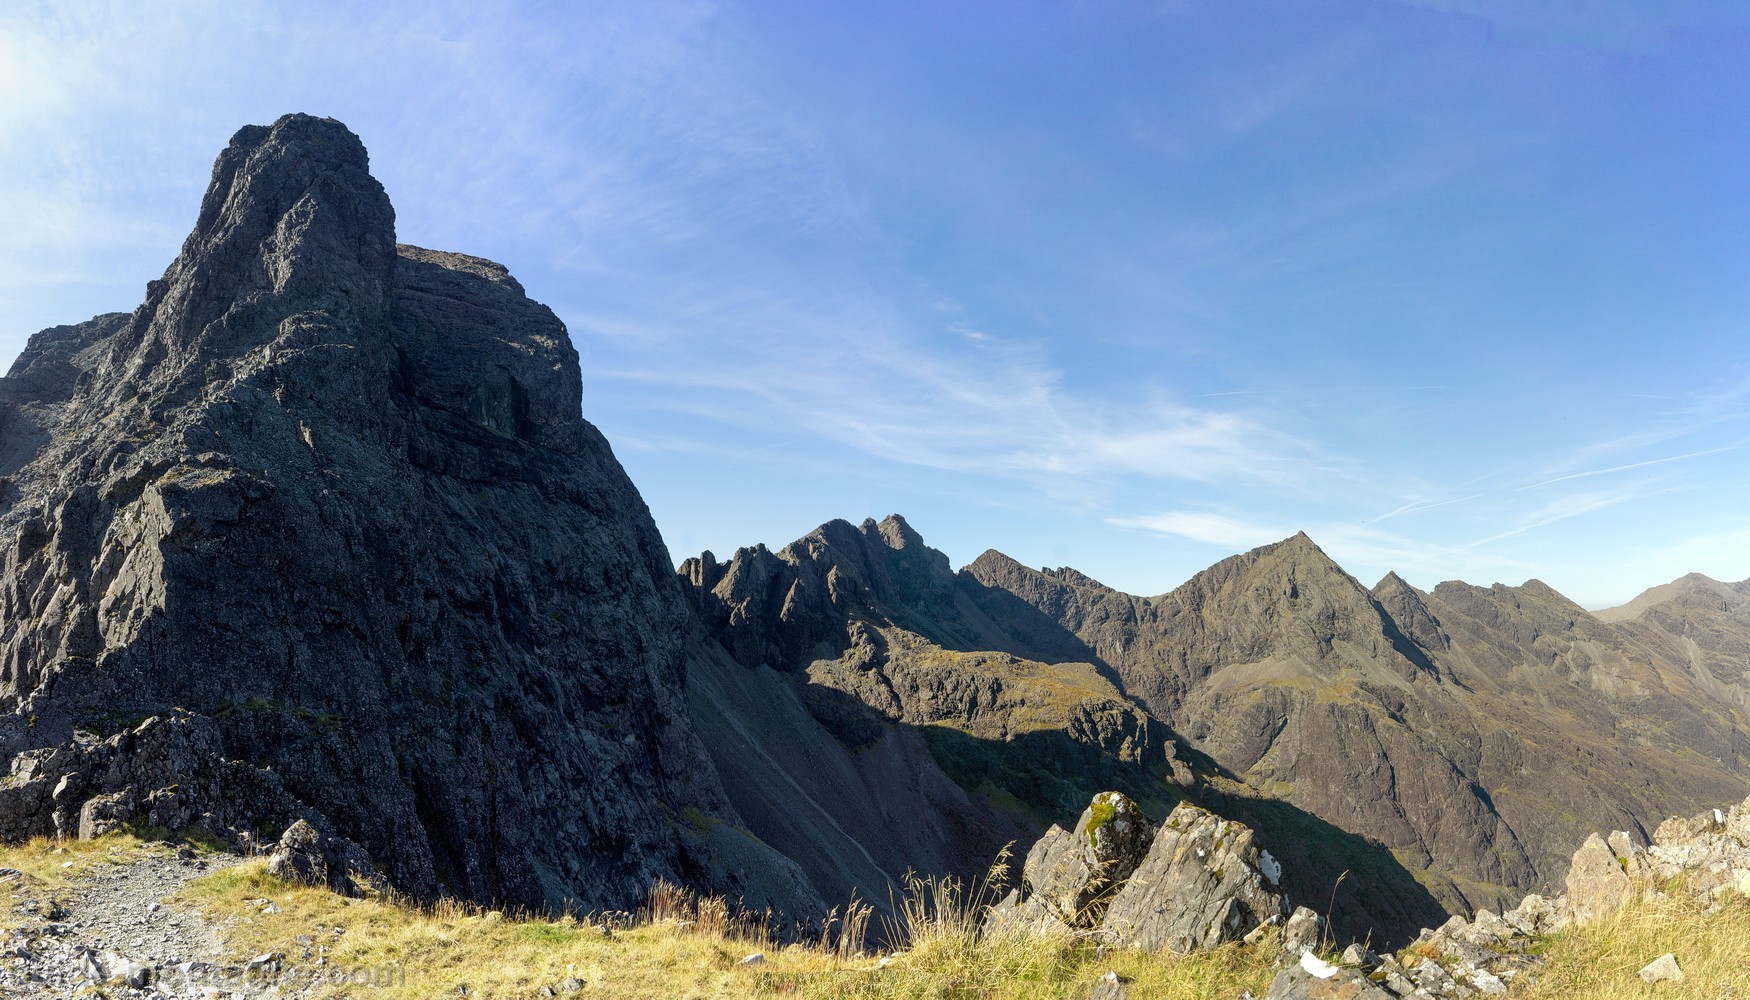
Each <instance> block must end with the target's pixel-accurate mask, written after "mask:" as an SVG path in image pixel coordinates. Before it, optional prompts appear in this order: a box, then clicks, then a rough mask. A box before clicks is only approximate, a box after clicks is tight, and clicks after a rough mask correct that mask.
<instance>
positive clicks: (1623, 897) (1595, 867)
mask: <svg viewBox="0 0 1750 1000" xmlns="http://www.w3.org/2000/svg"><path fill="white" fill-rule="evenodd" d="M1625 863H1626V862H1625V861H1622V860H1618V858H1617V855H1616V852H1615V851H1612V850H1611V849H1610V845H1609V844H1607V843H1605V841H1604V838H1602V837H1600V836H1598V835H1597V834H1593V835H1592V836H1590V837H1588V838H1586V843H1584V844H1583V845H1581V847H1580V849H1579V850H1578V851H1576V852H1574V861H1573V864H1572V866H1570V867H1569V869H1568V878H1567V886H1568V901H1569V906H1570V907H1571V908H1572V911H1573V914H1574V919H1575V921H1576V922H1577V923H1583V924H1584V923H1591V922H1592V921H1594V920H1599V919H1602V918H1603V917H1607V916H1609V915H1611V914H1613V913H1615V912H1617V911H1618V910H1621V909H1622V908H1623V907H1624V906H1626V905H1627V904H1628V901H1629V900H1630V899H1631V898H1632V897H1633V894H1634V883H1633V882H1632V881H1631V880H1630V879H1629V876H1628V872H1627V871H1626V870H1625Z"/></svg>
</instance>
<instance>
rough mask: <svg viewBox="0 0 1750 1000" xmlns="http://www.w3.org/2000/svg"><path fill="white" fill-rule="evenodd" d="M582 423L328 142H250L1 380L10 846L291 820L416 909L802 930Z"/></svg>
mask: <svg viewBox="0 0 1750 1000" xmlns="http://www.w3.org/2000/svg"><path fill="white" fill-rule="evenodd" d="M581 394H582V390H581V376H580V372H579V367H578V357H577V353H576V351H575V350H574V349H573V348H572V346H571V343H570V340H569V337H568V336H567V333H566V331H565V328H564V326H563V325H562V324H561V323H560V322H559V320H558V319H557V318H556V317H555V316H554V315H553V314H552V313H551V312H550V311H549V310H548V309H547V308H546V307H544V306H541V305H539V304H538V303H535V302H533V301H531V300H529V299H528V298H527V297H526V296H525V295H524V292H523V289H522V288H521V286H520V285H518V284H517V282H516V281H515V279H513V278H511V277H510V275H509V274H508V272H506V271H505V269H504V268H502V267H500V266H499V265H496V264H493V263H491V262H489V261H484V260H481V259H478V258H473V257H467V256H464V255H459V254H447V253H440V252H436V251H430V250H424V249H420V248H417V247H411V246H404V245H398V244H397V242H396V238H395V227H394V212H393V209H392V208H391V206H390V203H389V200H388V197H387V195H386V194H385V193H384V191H383V188H382V186H381V185H380V184H378V183H377V181H376V180H375V179H374V178H373V177H372V176H371V175H370V171H369V164H368V157H367V155H366V152H365V149H364V146H363V144H362V143H361V142H360V141H359V139H358V138H357V136H355V135H353V134H352V133H351V132H350V131H349V130H347V129H346V127H345V126H344V125H341V124H340V123H338V122H335V121H332V120H329V119H319V118H313V117H310V116H305V115H289V116H286V117H284V118H281V119H280V120H279V121H277V122H275V123H274V124H273V125H272V126H249V127H246V128H244V129H242V130H241V131H239V132H238V133H237V134H236V136H235V138H234V139H233V140H232V141H231V144H230V145H229V147H228V148H227V149H226V150H225V151H224V152H223V153H221V154H220V156H219V158H218V160H217V163H216V164H215V167H214V171H213V177H212V183H211V185H210V187H209V189H208V191H207V194H206V196H205V198H204V200H203V201H202V204H201V208H200V213H199V218H198V221H197V222H196V225H195V227H194V230H193V232H192V233H191V235H190V236H189V237H188V239H187V241H186V242H185V244H184V246H183V248H182V252H181V254H180V255H179V256H178V257H177V259H176V260H175V261H174V262H173V263H172V264H171V266H170V267H169V269H168V270H167V271H166V272H165V274H164V276H163V278H162V279H160V280H157V281H153V282H151V283H150V285H149V286H148V289H147V295H146V300H145V302H144V303H143V304H142V305H141V306H140V307H139V308H138V309H136V310H135V311H134V312H133V313H132V314H128V315H119V314H118V315H106V316H100V317H98V318H96V319H94V320H92V321H90V322H88V323H85V324H81V325H78V326H73V327H58V328H54V329H51V330H47V331H44V332H42V333H40V334H37V335H36V336H35V337H33V338H32V339H31V342H30V346H29V347H28V348H27V349H26V350H25V352H24V354H23V355H22V356H21V357H20V358H19V359H18V362H17V363H16V364H15V365H14V367H13V369H12V372H11V374H10V375H9V376H8V377H7V378H6V379H4V380H0V463H3V464H0V476H4V492H3V494H0V558H3V559H4V562H5V565H6V575H5V578H4V581H3V584H0V755H3V757H4V758H5V759H8V760H10V761H11V763H12V774H11V775H10V776H9V777H8V778H7V779H6V780H5V781H4V782H3V783H0V834H3V835H5V836H8V837H20V836H26V835H30V834H40V833H56V832H73V831H74V830H76V829H78V828H81V827H84V826H86V825H87V824H86V820H88V819H94V818H95V819H103V820H104V821H106V822H107V821H108V820H110V819H116V818H118V817H119V818H120V819H126V818H128V817H129V816H130V815H131V816H135V817H136V818H142V819H144V818H147V817H158V816H165V815H174V816H177V817H179V818H182V817H194V818H196V819H197V821H198V822H203V823H208V824H217V825H219V826H222V827H224V828H225V829H224V830H223V831H221V832H224V833H226V834H227V835H235V834H238V833H239V832H240V831H241V832H247V831H248V830H254V831H255V832H257V833H266V834H269V835H277V829H278V826H276V825H275V824H282V825H283V823H284V822H285V821H286V819H288V818H289V815H310V816H315V817H316V818H318V819H319V820H321V821H322V822H324V823H325V824H327V825H329V826H330V827H331V828H332V829H334V830H336V831H338V832H339V833H341V834H344V835H345V836H347V837H350V838H352V839H354V840H356V841H357V842H358V843H360V844H362V845H363V846H365V847H366V848H367V849H368V850H369V851H370V853H371V854H372V855H373V857H374V858H375V860H376V861H377V862H378V864H379V865H381V866H382V867H383V869H384V870H385V871H386V872H387V873H388V874H389V875H390V877H391V878H392V879H393V881H394V883H395V884H396V885H397V886H398V887H399V888H401V889H402V890H404V891H408V892H413V893H418V894H422V895H432V894H436V893H439V892H445V893H451V894H455V895H459V896H463V897H466V898H471V899H475V900H478V901H481V902H491V903H510V904H521V905H527V906H535V907H546V908H551V909H558V908H561V907H566V906H582V907H585V908H589V907H623V906H630V905H635V904H636V903H637V902H638V901H639V900H641V899H642V897H643V893H644V891H645V889H646V887H647V886H648V885H649V883H650V881H651V880H652V879H653V878H657V877H666V878H670V879H675V880H683V881H688V882H691V883H693V884H695V885H698V886H701V887H704V888H708V889H713V890H715V891H721V892H725V893H728V894H730V895H732V896H734V895H742V894H744V893H745V894H747V895H748V896H749V897H750V902H753V903H754V904H756V905H763V904H766V903H771V904H774V905H778V906H781V907H782V908H784V909H785V910H787V911H789V912H791V913H793V914H797V915H803V916H806V915H808V914H810V913H815V912H818V911H819V910H820V909H821V903H820V900H819V898H818V897H817V896H816V895H814V894H813V893H812V891H810V890H809V889H808V888H807V886H806V881H805V879H804V878H803V877H802V876H801V874H800V872H799V871H798V870H797V869H796V868H795V866H794V865H792V864H791V863H790V862H788V861H787V860H786V859H784V858H782V857H781V856H779V855H777V854H776V853H775V852H773V851H771V850H770V849H769V848H767V847H766V846H765V845H763V844H761V843H759V842H758V841H757V840H754V839H752V838H751V837H748V836H747V835H746V834H745V833H744V832H741V830H740V828H739V820H738V818H737V817H736V816H735V813H734V811H733V808H732V807H731V806H730V805H729V803H728V801H727V799H726V797H725V795H724V792H723V790H722V787H721V785H720V783H719V781H718V778H717V775H716V773H715V771H714V770H713V768H712V766H711V763H710V760H709V758H708V757H707V755H706V754H705V753H704V751H703V748H702V746H701V744H700V742H699V740H698V737H697V736H696V734H695V733H694V732H693V731H692V729H691V727H690V722H689V719H688V715H687V712H686V708H685V702H684V691H683V688H684V682H685V676H684V675H685V665H686V655H687V654H686V646H685V644H686V636H687V628H688V623H689V616H688V611H687V607H686V604H685V603H684V601H683V599H682V595H681V590H680V587H679V585H678V583H677V582H676V580H675V578H674V575H673V569H672V563H671V562H670V561H669V558H668V554H667V551H666V549H665V547H664V546H663V543H662V539H661V537H660V536H659V535H658V533H657V531H656V528H655V525H654V524H653V523H652V521H651V519H650V516H649V513H648V510H647V509H646V508H645V506H644V503H643V501H642V500H641V498H640V497H639V496H638V493H637V490H636V489H635V488H634V487H633V485H632V484H631V482H630V481H629V480H628V479H627V477H626V475H625V473H624V472H623V470H622V469H621V468H620V466H619V464H618V462H617V461H616V460H615V459H614V457H613V454H612V451H611V449H610V448H609V447H608V444H607V442H606V441H605V440H604V439H603V438H602V436H601V435H600V434H599V433H598V432H597V431H596V429H595V428H594V427H593V426H591V425H590V424H588V423H587V422H586V421H584V420H583V419H582V416H581V407H580V403H581ZM147 716H159V717H162V718H167V719H170V720H171V721H170V722H169V723H167V724H165V725H167V726H168V729H166V728H164V726H158V727H156V728H153V727H148V729H149V732H148V733H147V735H143V736H140V737H137V738H136V737H134V736H129V735H127V734H128V733H129V732H131V731H132V727H134V726H135V725H136V724H137V723H138V722H139V720H140V719H142V718H143V717H147ZM166 731H168V732H171V733H174V734H186V735H183V736H177V737H175V738H174V739H172V740H171V743H172V744H173V750H174V752H169V751H166V752H165V753H164V754H162V755H160V756H159V757H154V758H153V759H152V761H151V762H149V763H151V766H150V767H145V766H144V765H142V768H143V770H140V771H139V773H130V776H129V777H127V778H126V779H125V780H123V781H122V785H123V787H109V785H110V784H114V783H115V782H114V781H110V782H109V784H105V781H106V779H104V778H103V777H102V775H101V774H100V773H98V772H96V771H94V770H93V769H92V767H90V766H87V765H88V764H90V763H91V762H93V761H96V760H97V759H98V758H97V757H96V756H94V754H97V753H98V751H99V750H102V749H103V747H104V746H108V744H103V745H95V744H94V743H93V741H94V740H96V739H99V738H101V737H105V736H109V735H111V734H119V735H118V737H117V740H118V742H116V743H115V746H114V747H113V748H112V749H110V750H103V752H104V753H109V754H122V755H124V756H125V755H126V754H128V753H130V752H132V751H130V750H129V748H130V747H135V746H136V744H139V743H141V742H142V741H144V742H146V743H150V742H152V740H158V739H159V738H160V736H159V735H157V734H162V733H164V732H166ZM148 737H149V738H148ZM94 747H95V749H94ZM190 748H192V749H190ZM104 759H107V758H104ZM160 765H162V766H160ZM239 769H242V770H239ZM110 773H111V774H114V773H116V772H114V771H111V772H110ZM142 782H143V783H144V784H141V783H142ZM263 782H266V783H267V785H269V786H272V787H273V788H275V789H278V791H277V792H276V793H275V794H276V795H279V796H289V798H275V799H274V803H272V804H270V803H266V802H263V803H260V804H257V803H253V802H251V801H247V800H245V799H241V798H239V797H238V796H237V795H236V794H234V792H235V791H236V789H238V788H242V787H244V786H252V783H253V784H261V783H263ZM270 805H272V807H273V808H274V809H277V811H276V812H270V811H269V806H270ZM258 806H259V807H258ZM173 807H174V808H173ZM94 810H95V812H96V813H101V814H102V815H101V816H95V815H94Z"/></svg>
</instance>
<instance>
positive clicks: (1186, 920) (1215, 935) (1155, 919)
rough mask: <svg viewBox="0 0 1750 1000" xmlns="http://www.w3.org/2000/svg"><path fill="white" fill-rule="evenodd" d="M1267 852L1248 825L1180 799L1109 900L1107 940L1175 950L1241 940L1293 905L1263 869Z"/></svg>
mask: <svg viewBox="0 0 1750 1000" xmlns="http://www.w3.org/2000/svg"><path fill="white" fill-rule="evenodd" d="M1260 854H1261V850H1260V848H1259V847H1258V844H1257V842H1256V838H1255V835H1254V834H1253V832H1252V830H1251V829H1250V828H1249V827H1246V826H1245V825H1243V824H1240V823H1235V822H1232V821H1231V820H1224V819H1222V818H1221V817H1219V816H1216V815H1215V814H1213V813H1211V812H1209V811H1207V810H1205V809H1201V808H1199V807H1197V806H1194V805H1191V804H1190V803H1181V804H1180V805H1179V806H1178V808H1176V809H1174V810H1173V812H1172V813H1171V814H1170V815H1169V816H1168V817H1167V819H1166V820H1165V821H1164V822H1163V823H1162V824H1161V827H1160V829H1159V831H1158V832H1156V834H1155V839H1154V843H1153V845H1152V846H1150V848H1149V851H1148V856H1147V858H1146V859H1145V860H1144V861H1143V862H1142V864H1141V865H1139V866H1138V867H1137V869H1136V871H1135V873H1134V874H1132V875H1131V876H1130V879H1129V881H1127V882H1125V883H1124V885H1123V887H1122V888H1121V889H1120V890H1119V891H1118V894H1117V895H1116V896H1115V897H1113V899H1112V902H1111V905H1110V906H1108V907H1107V909H1106V916H1105V919H1104V921H1103V922H1102V923H1101V925H1100V934H1101V937H1102V939H1103V940H1105V941H1106V942H1108V943H1110V944H1114V945H1118V946H1122V947H1135V948H1142V949H1145V950H1148V951H1158V950H1161V949H1167V950H1170V951H1174V952H1187V951H1191V950H1193V949H1198V948H1213V947H1216V946H1218V945H1220V944H1222V943H1224V942H1227V941H1237V940H1240V939H1241V938H1243V937H1245V936H1246V934H1247V933H1249V932H1250V931H1251V930H1252V929H1253V928H1255V927H1257V926H1258V925H1260V924H1262V923H1263V922H1264V921H1266V920H1268V919H1269V918H1271V917H1273V916H1279V915H1281V914H1283V913H1284V912H1286V910H1287V902H1286V900H1284V898H1283V897H1282V895H1281V894H1280V893H1278V892H1276V891H1275V890H1274V889H1273V888H1272V887H1271V884H1270V882H1269V880H1267V879H1266V878H1265V877H1264V874H1263V872H1261V871H1260V870H1259V868H1258V862H1259V856H1260Z"/></svg>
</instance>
